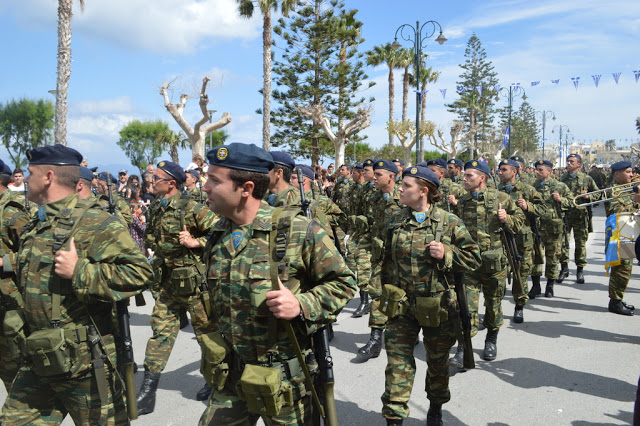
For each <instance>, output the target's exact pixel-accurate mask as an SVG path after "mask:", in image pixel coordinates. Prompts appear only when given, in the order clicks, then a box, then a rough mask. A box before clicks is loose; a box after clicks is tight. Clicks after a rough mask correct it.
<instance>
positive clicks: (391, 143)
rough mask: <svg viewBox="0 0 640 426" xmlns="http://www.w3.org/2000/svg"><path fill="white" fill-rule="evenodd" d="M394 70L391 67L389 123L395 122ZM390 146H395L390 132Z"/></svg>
mask: <svg viewBox="0 0 640 426" xmlns="http://www.w3.org/2000/svg"><path fill="white" fill-rule="evenodd" d="M393 84H394V81H393V68H392V67H391V66H389V123H391V122H392V121H393V116H394V110H393V103H394V101H395V93H394V90H393ZM389 146H393V135H392V134H391V132H389Z"/></svg>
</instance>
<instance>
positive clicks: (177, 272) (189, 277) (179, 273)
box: [169, 266, 201, 296]
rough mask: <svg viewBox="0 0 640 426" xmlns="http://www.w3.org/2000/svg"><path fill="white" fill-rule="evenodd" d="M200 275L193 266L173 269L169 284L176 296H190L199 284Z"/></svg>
mask: <svg viewBox="0 0 640 426" xmlns="http://www.w3.org/2000/svg"><path fill="white" fill-rule="evenodd" d="M200 280H201V279H200V274H198V270H197V269H196V268H195V266H181V267H178V268H173V270H172V271H171V278H170V279H169V282H170V283H171V285H172V286H173V290H174V291H175V292H176V294H177V295H178V296H191V295H193V294H194V293H195V292H196V288H198V285H199V284H200Z"/></svg>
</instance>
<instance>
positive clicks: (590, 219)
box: [587, 206, 593, 233]
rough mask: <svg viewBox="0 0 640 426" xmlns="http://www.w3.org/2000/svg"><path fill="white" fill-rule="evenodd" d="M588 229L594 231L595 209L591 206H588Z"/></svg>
mask: <svg viewBox="0 0 640 426" xmlns="http://www.w3.org/2000/svg"><path fill="white" fill-rule="evenodd" d="M587 230H588V232H590V233H591V232H593V210H592V209H591V206H587Z"/></svg>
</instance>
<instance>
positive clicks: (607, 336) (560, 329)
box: [521, 314, 640, 345]
mask: <svg viewBox="0 0 640 426" xmlns="http://www.w3.org/2000/svg"><path fill="white" fill-rule="evenodd" d="M612 315H613V314H612ZM580 324H581V323H579V322H573V321H538V322H535V323H529V324H528V325H530V326H529V327H522V328H521V330H522V331H525V332H527V333H531V334H535V335H538V336H542V337H549V338H553V339H558V338H560V337H562V336H569V337H576V338H579V339H586V340H591V341H602V342H619V343H631V344H636V345H637V344H640V337H639V336H630V335H626V334H617V333H609V332H607V331H602V330H594V329H590V328H583V327H577V325H580Z"/></svg>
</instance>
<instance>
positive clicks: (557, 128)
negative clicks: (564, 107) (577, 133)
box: [551, 124, 571, 167]
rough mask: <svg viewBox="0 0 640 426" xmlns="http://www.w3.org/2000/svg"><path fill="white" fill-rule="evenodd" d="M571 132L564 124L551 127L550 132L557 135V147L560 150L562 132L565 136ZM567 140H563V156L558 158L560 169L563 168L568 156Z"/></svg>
mask: <svg viewBox="0 0 640 426" xmlns="http://www.w3.org/2000/svg"><path fill="white" fill-rule="evenodd" d="M570 131H571V130H569V126H567V125H566V124H557V125H555V126H554V127H553V129H552V130H551V133H555V132H558V133H559V137H558V147H559V148H560V149H562V132H565V135H566V134H567V133H569V132H570ZM567 140H568V138H565V141H564V150H563V154H562V157H561V158H560V164H562V167H565V166H566V165H567V164H566V161H567V155H569V152H568V146H567Z"/></svg>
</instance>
